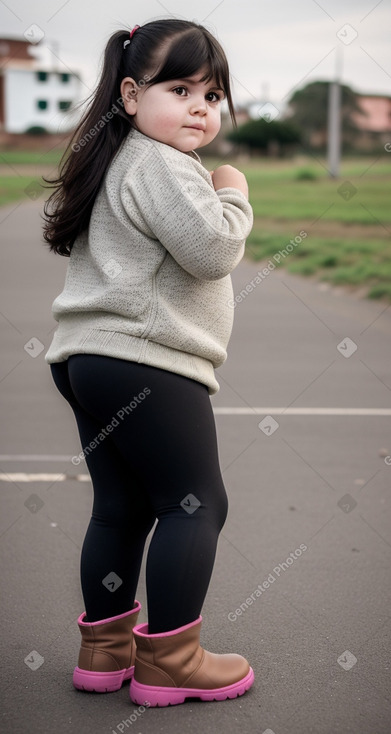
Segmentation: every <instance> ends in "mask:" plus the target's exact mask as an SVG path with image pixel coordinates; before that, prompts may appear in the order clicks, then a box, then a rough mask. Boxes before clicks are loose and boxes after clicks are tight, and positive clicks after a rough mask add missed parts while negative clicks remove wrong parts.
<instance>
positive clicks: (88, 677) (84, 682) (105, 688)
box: [73, 665, 134, 693]
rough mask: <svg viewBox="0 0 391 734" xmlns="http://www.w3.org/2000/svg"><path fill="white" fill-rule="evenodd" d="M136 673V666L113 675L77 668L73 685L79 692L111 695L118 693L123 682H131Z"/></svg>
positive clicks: (74, 672)
mask: <svg viewBox="0 0 391 734" xmlns="http://www.w3.org/2000/svg"><path fill="white" fill-rule="evenodd" d="M133 673H134V665H132V667H131V668H124V670H115V671H114V672H112V673H97V672H94V671H92V670H82V669H81V668H79V667H76V668H75V670H74V671H73V685H74V686H75V688H77V689H78V690H79V691H94V692H95V693H109V692H111V691H118V690H119V689H120V688H121V686H122V684H123V682H124V681H127V680H129V678H131V677H132V675H133Z"/></svg>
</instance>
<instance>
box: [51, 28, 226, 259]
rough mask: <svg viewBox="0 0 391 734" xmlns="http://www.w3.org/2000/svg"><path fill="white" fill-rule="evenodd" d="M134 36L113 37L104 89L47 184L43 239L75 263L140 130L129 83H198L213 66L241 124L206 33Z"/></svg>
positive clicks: (222, 62) (142, 31)
mask: <svg viewBox="0 0 391 734" xmlns="http://www.w3.org/2000/svg"><path fill="white" fill-rule="evenodd" d="M135 30H136V29H133V32H132V33H131V34H130V32H129V31H116V32H115V33H114V34H113V35H112V36H111V37H110V39H109V41H108V43H107V46H106V49H105V54H104V62H103V68H102V73H101V77H100V80H99V83H98V86H97V88H96V90H95V91H94V92H93V93H92V94H91V95H90V97H88V98H87V110H86V112H85V113H84V114H83V116H82V119H81V121H80V123H79V124H78V126H77V127H76V129H75V131H74V133H73V135H72V138H71V140H70V142H69V144H68V146H67V148H66V150H65V152H64V155H63V157H62V159H61V162H60V168H59V176H58V177H57V178H55V179H53V180H50V179H46V178H44V181H45V182H46V183H47V184H48V187H47V188H53V189H54V191H53V193H52V194H51V195H50V197H49V198H48V200H47V201H46V202H45V205H44V219H45V224H44V227H43V238H44V240H45V242H47V243H48V244H49V246H50V250H51V251H53V252H55V253H57V254H59V255H64V256H66V257H69V255H70V253H71V250H72V247H73V244H74V242H75V240H76V238H77V237H78V235H79V234H81V233H82V232H84V230H86V229H87V227H88V224H89V221H90V217H91V212H92V208H93V206H94V201H95V199H96V196H97V194H98V191H99V189H100V187H101V184H102V182H103V178H104V176H105V173H106V171H107V168H108V166H109V165H110V163H111V161H112V159H113V158H114V156H115V154H116V152H117V151H118V149H119V147H120V145H121V143H122V141H123V140H124V139H125V137H126V136H127V135H128V133H129V132H130V130H131V129H132V127H133V117H131V116H130V115H128V114H127V113H126V112H125V110H124V106H123V100H122V98H121V94H120V88H121V82H122V80H123V79H124V78H125V77H127V76H129V77H132V79H135V80H136V81H137V84H139V85H140V86H142V85H144V84H145V83H146V81H147V83H148V84H149V85H151V84H159V83H160V82H164V81H167V80H170V79H178V78H182V77H188V76H192V75H193V74H195V73H197V72H198V71H199V70H200V69H203V68H205V67H206V69H207V73H206V76H205V77H204V78H205V80H209V79H212V78H214V79H215V80H216V82H217V83H218V85H219V86H220V87H221V88H222V89H224V90H225V94H226V98H227V102H228V107H229V111H230V113H231V117H232V120H233V122H234V123H235V112H234V106H233V101H232V96H231V91H230V79H229V70H228V63H227V59H226V57H225V54H224V51H223V49H222V48H221V46H220V44H219V43H218V41H217V40H216V39H215V38H214V36H213V35H212V34H211V33H209V31H208V30H207V29H206V28H204V27H203V26H200V25H198V24H197V23H193V22H191V21H185V20H175V19H174V20H171V19H170V20H157V21H151V22H150V23H147V24H146V25H144V26H141V27H139V28H137V32H135ZM130 39H131V40H130ZM129 41H130V43H129ZM167 42H168V43H167ZM162 57H163V58H162ZM153 72H155V76H153V77H152V78H151V77H150V76H149V74H150V73H153Z"/></svg>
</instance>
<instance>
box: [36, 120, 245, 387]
mask: <svg viewBox="0 0 391 734" xmlns="http://www.w3.org/2000/svg"><path fill="white" fill-rule="evenodd" d="M252 222H253V217H252V209H251V206H250V204H249V203H248V201H247V199H246V197H245V196H244V194H242V193H241V192H240V191H239V190H238V189H234V188H224V189H220V190H219V191H217V192H215V190H214V188H213V184H212V179H211V176H210V174H209V172H208V171H207V170H206V169H205V168H204V167H203V165H202V164H201V161H200V159H199V157H198V155H197V154H196V153H194V152H191V153H188V154H186V153H181V152H180V151H178V150H176V149H175V148H172V147H171V146H169V145H165V144H164V143H159V142H157V141H155V140H152V139H151V138H148V137H146V136H145V135H143V134H142V133H140V132H138V131H136V130H132V131H131V132H130V133H129V134H128V136H127V137H126V138H125V140H124V141H123V143H122V145H121V147H120V149H119V150H118V152H117V154H116V156H115V158H114V159H113V161H112V162H111V164H110V166H109V168H108V170H107V172H106V175H105V178H104V181H103V184H102V186H101V188H100V191H99V193H98V195H97V197H96V200H95V203H94V207H93V211H92V215H91V220H90V224H89V228H88V231H86V232H84V233H82V234H81V235H80V236H79V237H78V238H77V239H76V241H75V243H74V245H73V248H72V251H71V256H70V259H69V263H68V269H67V274H66V279H65V286H64V290H63V291H62V293H61V294H60V295H59V296H58V297H57V298H56V299H55V301H54V303H53V307H52V313H53V316H54V318H55V319H56V320H57V321H58V326H57V329H56V331H55V333H54V337H53V341H52V343H51V345H50V347H49V350H48V352H47V354H46V356H45V359H46V361H47V362H48V363H52V362H62V361H64V360H66V359H67V358H68V357H69V356H70V355H72V354H81V353H84V354H86V353H88V354H101V355H106V356H109V357H117V358H120V359H126V360H131V361H134V362H142V363H143V364H147V365H152V366H154V367H159V368H162V369H165V370H169V371H171V372H176V373H178V374H180V375H184V376H186V377H189V378H191V379H193V380H198V381H199V382H202V383H204V384H205V385H207V387H208V390H209V394H211V395H213V394H214V393H216V392H217V391H218V389H219V384H218V382H217V381H216V377H215V374H214V369H215V368H216V367H219V366H220V365H221V364H223V362H224V361H225V359H226V356H227V353H226V347H227V345H228V341H229V338H230V335H231V330H232V322H233V309H232V284H231V277H230V275H229V274H230V273H231V271H232V270H233V269H234V268H235V267H236V265H237V264H238V263H239V261H240V260H241V258H242V256H243V252H244V244H245V239H246V237H247V235H248V234H249V232H250V230H251V227H252ZM229 303H231V306H230V305H229Z"/></svg>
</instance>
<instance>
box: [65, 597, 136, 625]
mask: <svg viewBox="0 0 391 734" xmlns="http://www.w3.org/2000/svg"><path fill="white" fill-rule="evenodd" d="M134 604H135V606H134V607H133V609H130V610H129V611H128V612H123V614H118V615H117V616H116V617H108V618H107V619H99V620H98V621H97V622H84V617H85V616H86V612H82V614H81V615H80V617H79V619H78V620H77V623H78V624H81V625H82V626H84V627H95V625H97V624H106V623H107V622H115V620H116V619H123V618H124V617H128V616H129V614H134V613H135V612H139V611H140V609H141V604H140V602H139V601H137V599H136V600H135V602H134Z"/></svg>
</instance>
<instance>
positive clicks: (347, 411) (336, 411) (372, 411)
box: [213, 408, 391, 416]
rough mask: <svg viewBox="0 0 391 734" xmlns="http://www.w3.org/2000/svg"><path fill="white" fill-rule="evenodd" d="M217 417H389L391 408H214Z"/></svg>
mask: <svg viewBox="0 0 391 734" xmlns="http://www.w3.org/2000/svg"><path fill="white" fill-rule="evenodd" d="M213 412H214V414H215V415H311V416H316V415H335V416H360V415H361V416H370V415H373V416H382V415H384V416H387V415H391V408H214V409H213Z"/></svg>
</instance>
